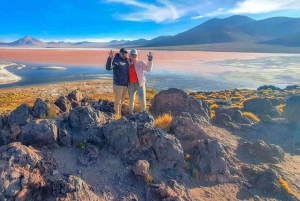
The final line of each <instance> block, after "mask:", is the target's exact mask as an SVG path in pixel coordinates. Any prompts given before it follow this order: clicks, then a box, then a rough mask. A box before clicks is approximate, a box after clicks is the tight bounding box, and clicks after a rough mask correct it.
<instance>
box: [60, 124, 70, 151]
mask: <svg viewBox="0 0 300 201" xmlns="http://www.w3.org/2000/svg"><path fill="white" fill-rule="evenodd" d="M58 141H59V142H60V143H61V145H63V146H66V147H72V136H71V135H70V133H69V131H68V130H67V129H63V128H60V129H58Z"/></svg>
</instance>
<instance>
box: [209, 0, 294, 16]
mask: <svg viewBox="0 0 300 201" xmlns="http://www.w3.org/2000/svg"><path fill="white" fill-rule="evenodd" d="M280 10H299V11H300V0H245V1H241V2H237V3H236V4H235V6H234V7H233V8H230V9H223V8H221V9H218V10H217V11H214V12H210V13H208V14H206V16H209V17H212V16H218V15H223V14H259V13H270V12H274V11H280Z"/></svg>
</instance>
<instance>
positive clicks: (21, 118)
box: [8, 104, 33, 126]
mask: <svg viewBox="0 0 300 201" xmlns="http://www.w3.org/2000/svg"><path fill="white" fill-rule="evenodd" d="M31 114H32V110H31V107H30V106H29V105H27V104H22V105H20V106H19V107H18V108H17V109H15V110H14V111H12V112H11V113H10V115H9V117H8V123H9V125H13V124H18V125H20V126H24V125H26V124H27V123H28V122H30V121H31V120H32V119H33V117H32V115H31Z"/></svg>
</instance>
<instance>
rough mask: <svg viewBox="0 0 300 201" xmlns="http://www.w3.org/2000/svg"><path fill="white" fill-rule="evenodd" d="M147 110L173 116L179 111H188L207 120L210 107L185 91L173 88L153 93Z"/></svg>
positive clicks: (156, 113) (154, 113)
mask: <svg viewBox="0 0 300 201" xmlns="http://www.w3.org/2000/svg"><path fill="white" fill-rule="evenodd" d="M149 111H150V113H151V114H153V115H155V116H160V115H163V114H164V113H170V114H171V115H172V116H173V117H174V116H178V115H179V114H180V113H181V112H188V113H190V114H195V115H198V116H202V117H203V118H204V119H206V120H207V121H209V114H210V109H209V107H208V105H207V103H206V102H205V101H200V100H196V99H192V98H190V96H189V95H188V94H187V93H186V92H184V91H182V90H180V89H175V88H171V89H168V90H163V91H161V92H159V93H158V94H157V95H155V97H154V98H153V100H152V105H151V106H150V108H149Z"/></svg>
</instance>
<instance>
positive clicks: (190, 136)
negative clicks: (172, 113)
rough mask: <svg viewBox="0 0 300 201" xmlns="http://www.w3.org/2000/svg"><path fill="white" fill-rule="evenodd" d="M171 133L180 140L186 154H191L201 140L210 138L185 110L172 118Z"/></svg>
mask: <svg viewBox="0 0 300 201" xmlns="http://www.w3.org/2000/svg"><path fill="white" fill-rule="evenodd" d="M170 133H172V134H174V135H175V137H176V138H177V139H178V140H179V141H180V143H181V145H182V148H183V151H184V153H185V154H191V152H192V150H193V149H194V148H195V146H197V144H198V141H199V140H203V139H210V137H209V136H208V135H207V134H206V133H205V132H204V131H203V130H202V128H201V127H200V125H199V124H198V123H196V122H194V121H193V119H192V117H191V115H190V114H189V113H186V112H183V113H180V115H179V116H176V117H174V118H173V120H172V124H171V128H170Z"/></svg>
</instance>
